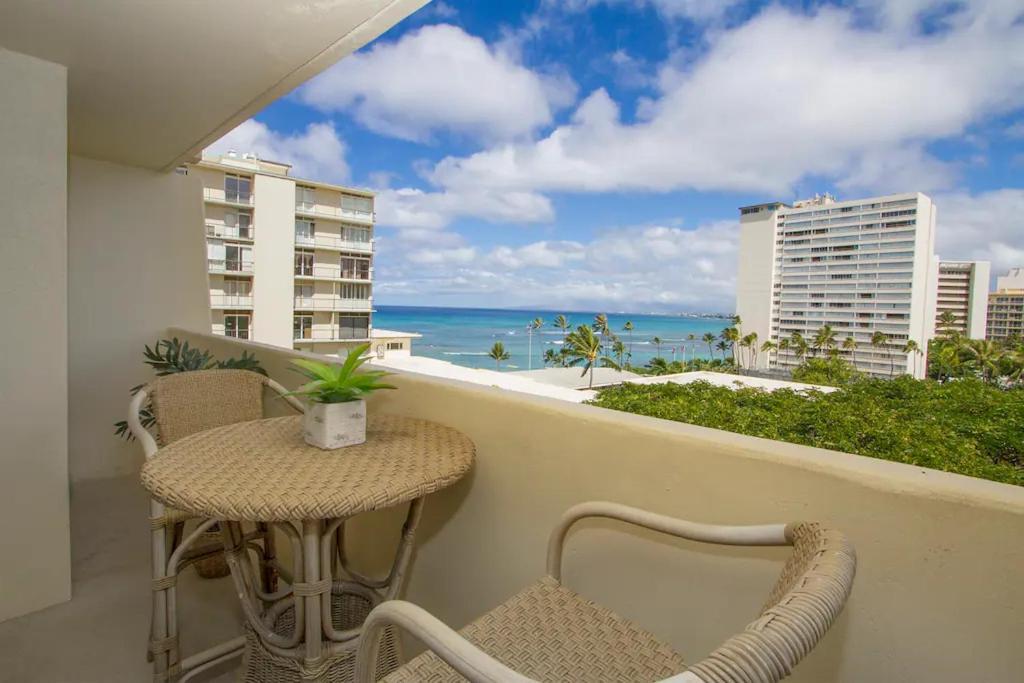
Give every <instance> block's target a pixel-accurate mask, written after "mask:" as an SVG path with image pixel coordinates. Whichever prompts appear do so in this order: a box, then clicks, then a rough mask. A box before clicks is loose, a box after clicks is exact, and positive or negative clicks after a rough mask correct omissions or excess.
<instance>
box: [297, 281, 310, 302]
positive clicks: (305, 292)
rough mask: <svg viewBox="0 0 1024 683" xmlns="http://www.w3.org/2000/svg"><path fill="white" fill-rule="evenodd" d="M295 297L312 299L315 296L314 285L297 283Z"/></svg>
mask: <svg viewBox="0 0 1024 683" xmlns="http://www.w3.org/2000/svg"><path fill="white" fill-rule="evenodd" d="M295 298H296V299H312V298H313V285H300V284H297V283H296V285H295Z"/></svg>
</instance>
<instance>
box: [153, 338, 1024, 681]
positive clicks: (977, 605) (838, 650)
mask: <svg viewBox="0 0 1024 683" xmlns="http://www.w3.org/2000/svg"><path fill="white" fill-rule="evenodd" d="M171 333H173V334H176V335H177V336H179V337H185V338H188V339H189V340H190V341H192V342H193V343H196V344H197V345H199V346H202V347H209V348H210V349H211V350H212V352H213V353H214V354H215V355H216V356H217V357H225V358H226V357H229V356H232V355H238V354H239V353H240V351H241V350H242V349H249V350H252V351H253V352H254V353H255V354H256V357H257V358H259V359H260V361H261V362H262V364H263V366H264V367H265V368H266V369H267V371H268V372H269V373H270V375H271V376H272V377H274V378H275V379H278V380H280V381H282V382H285V383H286V384H287V385H289V386H294V385H295V384H296V383H297V382H298V381H300V380H301V378H297V377H295V373H293V372H290V371H289V370H288V366H289V360H290V359H291V358H295V357H309V358H315V357H317V356H316V355H314V354H302V353H300V352H289V351H285V350H280V351H278V350H272V349H269V348H267V347H265V346H261V345H249V344H245V343H243V342H235V341H232V340H227V339H224V338H216V337H212V336H210V335H198V334H189V333H187V332H185V331H183V330H180V329H175V330H171ZM388 379H389V381H391V382H392V383H393V384H395V385H396V386H398V390H397V391H387V392H379V393H378V394H375V395H374V397H373V398H372V399H371V401H370V406H369V414H370V418H371V419H372V418H373V415H375V414H380V413H397V414H402V415H408V416H413V417H420V418H424V419H430V420H435V421H438V422H442V423H445V424H448V425H451V426H452V427H455V428H457V429H460V430H462V431H463V432H465V433H466V434H467V435H469V436H470V438H472V439H473V441H474V443H475V444H476V447H477V461H476V465H475V467H474V469H473V471H472V472H471V473H470V475H469V476H468V477H466V478H465V479H464V480H462V481H461V482H459V483H458V484H456V485H455V486H454V487H452V488H451V489H447V490H445V491H444V492H441V493H438V494H435V495H433V496H431V497H430V499H429V501H428V504H427V506H426V508H425V516H424V519H423V524H422V526H421V527H420V534H419V535H418V538H417V552H416V559H415V561H414V563H413V566H412V570H411V573H410V579H411V580H410V584H409V587H408V591H407V592H406V595H405V596H404V597H405V598H406V599H408V600H411V601H413V602H415V603H418V604H420V605H422V606H423V607H425V608H426V609H428V610H430V611H431V612H433V613H434V614H435V615H437V616H438V617H439V618H441V619H442V620H444V621H445V622H447V623H449V624H451V625H453V626H456V627H458V626H462V625H463V624H466V623H468V622H469V621H471V620H472V619H473V618H474V617H476V616H478V615H480V614H483V613H484V612H486V611H487V610H489V609H491V608H492V607H494V606H495V605H497V604H499V603H501V602H502V601H504V600H505V599H506V598H507V597H508V596H510V595H512V594H513V593H514V592H515V591H517V590H519V589H520V588H521V587H523V586H524V585H526V584H527V583H529V582H531V581H533V580H535V579H536V578H537V577H539V576H541V575H542V574H543V572H544V560H545V549H546V541H547V536H548V533H549V532H550V531H551V529H552V528H553V527H554V525H555V523H556V521H557V520H558V518H559V515H560V514H561V513H562V512H563V511H564V510H565V509H566V508H568V507H569V506H570V505H572V504H574V503H577V502H580V501H583V500H589V499H605V500H613V501H618V502H622V503H628V504H632V505H638V506H642V507H645V508H649V509H652V510H655V511H657V512H660V513H665V514H669V515H674V516H679V517H684V518H688V519H692V520H696V521H706V522H717V523H724V524H750V523H770V522H788V521H792V520H819V521H821V522H823V523H826V524H830V525H834V526H836V527H837V528H839V529H842V530H843V531H844V532H846V533H847V534H848V535H849V536H850V538H851V539H852V541H853V543H854V545H855V546H856V548H857V554H858V572H857V580H856V582H855V584H854V589H853V595H852V597H851V598H850V601H849V603H848V605H847V607H846V610H845V612H844V613H843V615H842V616H841V617H840V619H839V621H838V622H837V624H836V625H835V626H834V627H833V628H832V630H831V631H830V632H829V633H828V635H827V636H826V637H825V639H824V640H823V641H822V642H821V643H820V644H819V646H818V647H817V648H816V649H815V650H814V652H812V653H811V655H810V656H809V657H808V658H807V659H806V660H805V661H804V662H803V664H802V665H801V666H799V667H798V668H797V669H796V671H795V672H794V675H793V676H792V678H791V679H788V680H792V681H794V682H796V683H800V682H804V683H810V682H819V681H840V682H845V683H854V682H858V683H859V682H861V681H919V680H931V681H955V680H965V681H967V680H969V681H1010V680H1019V678H1020V673H1021V670H1022V666H1024V655H1022V654H1021V648H1020V643H1019V635H1020V606H1021V605H1024V582H1022V581H1021V580H1020V569H1019V568H1020V566H1021V561H1022V555H1021V546H1020V542H1019V539H1020V538H1022V537H1024V491H1022V490H1021V489H1020V488H1017V487H1011V486H1007V485H1003V484H996V483H992V482H987V481H981V480H976V479H970V478H967V477H962V476H958V475H952V474H947V473H943V472H937V471H934V470H927V469H922V468H919V467H910V466H907V465H902V464H898V463H891V462H885V461H881V460H873V459H870V458H862V457H859V456H853V455H848V454H844V453H838V452H835V451H828V450H823V449H815V448H808V447H804V446H797V445H792V444H785V443H780V442H775V441H769V440H766V439H758V438H753V437H748V436H742V435H737V434H730V433H727V432H721V431H717V430H712V429H705V428H701V427H695V426H691V425H685V424H679V423H674V422H667V421H662V420H656V419H653V418H648V417H642V416H637V415H630V414H625V413H618V412H613V411H608V410H604V409H600V408H595V407H592V406H585V405H575V404H569V403H565V402H559V401H554V400H550V399H543V398H538V397H532V396H526V395H522V394H516V393H512V392H508V391H503V390H499V389H494V388H489V387H482V386H478V385H467V384H462V383H459V382H456V381H451V380H443V379H437V378H430V377H425V376H422V375H411V374H398V375H395V376H393V377H389V378H388ZM404 512H405V511H404V510H391V511H387V512H384V513H380V514H375V515H371V516H360V517H357V518H356V519H355V520H353V522H352V525H351V532H350V533H349V534H348V536H347V541H348V542H349V544H350V545H349V552H350V555H351V556H352V557H353V561H354V562H355V564H356V566H359V567H360V568H362V569H364V570H365V571H373V570H374V569H378V568H381V567H385V566H387V561H388V558H387V557H386V556H387V554H388V552H389V551H390V549H391V548H392V545H391V544H390V543H381V538H389V539H393V538H394V533H395V529H397V528H398V527H399V526H400V523H401V518H402V516H403V515H404ZM652 541H654V542H652ZM281 545H282V546H284V545H286V544H284V543H282V544H281ZM786 556H787V553H786V551H785V549H779V548H764V549H753V550H752V549H742V550H741V549H736V548H724V547H718V548H709V547H707V546H704V545H703V544H692V543H686V542H675V541H670V540H667V539H666V538H664V537H660V536H657V535H650V534H646V533H640V532H637V531H635V530H633V529H630V528H629V527H627V526H625V525H622V524H616V523H612V522H602V521H595V522H592V523H585V524H580V525H579V526H578V527H577V528H574V530H573V531H572V532H571V533H570V535H569V539H568V546H567V555H566V558H567V561H566V566H565V573H564V579H565V581H566V584H567V585H568V586H570V587H571V588H573V589H574V590H577V591H578V592H580V593H582V594H583V595H584V596H586V597H592V598H594V599H598V600H600V601H601V602H602V603H603V604H606V605H608V606H609V607H611V608H613V609H615V610H617V611H619V612H620V613H621V614H623V615H625V616H627V617H629V618H632V619H635V620H636V621H638V622H639V623H641V624H643V625H644V626H645V627H647V628H648V629H650V630H652V631H653V632H654V633H656V634H658V635H659V636H660V637H662V638H663V639H667V640H668V641H669V642H671V643H672V644H673V645H674V646H675V647H676V648H678V650H679V651H680V652H681V653H683V654H684V656H686V657H687V658H688V659H689V660H691V661H692V660H694V659H697V658H699V657H701V656H703V655H705V654H706V653H708V652H710V651H711V650H712V649H713V648H714V647H716V646H717V645H719V644H720V643H721V641H722V639H723V638H725V637H726V636H727V635H729V634H733V633H735V632H737V631H738V630H741V629H742V628H743V626H744V625H745V624H747V623H749V622H750V621H751V620H752V619H753V618H754V617H755V616H756V615H757V614H758V612H759V611H760V609H761V606H762V604H763V601H764V597H765V595H766V594H767V592H768V591H769V590H770V588H771V586H772V585H773V583H774V581H775V579H776V578H777V576H778V573H779V571H780V569H781V567H782V563H783V562H784V560H785V558H786ZM894 634H898V637H896V636H894Z"/></svg>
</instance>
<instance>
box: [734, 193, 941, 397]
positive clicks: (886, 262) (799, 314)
mask: <svg viewBox="0 0 1024 683" xmlns="http://www.w3.org/2000/svg"><path fill="white" fill-rule="evenodd" d="M935 215H936V211H935V206H934V205H933V203H932V201H931V199H930V198H928V197H927V196H925V195H923V194H921V193H908V194H898V195H889V196H885V197H870V198H866V199H854V200H848V201H841V202H840V201H836V200H835V199H834V198H833V197H831V196H829V195H824V196H816V197H815V198H813V199H809V200H805V201H799V202H795V203H794V204H792V205H789V204H784V203H782V202H773V203H768V204H758V205H754V206H746V207H742V208H741V209H740V253H739V272H738V277H737V288H736V312H737V314H738V315H740V316H741V318H742V319H743V326H742V332H743V333H744V334H748V333H750V332H756V333H757V335H758V340H759V341H758V343H759V344H760V343H763V342H764V341H765V340H769V339H770V340H772V341H774V342H776V343H778V342H779V341H781V340H783V339H788V338H790V337H791V335H792V334H793V333H794V332H798V333H800V334H801V335H803V336H804V337H805V338H806V339H807V340H808V341H810V340H811V338H813V336H814V334H815V333H816V332H817V331H818V330H819V329H821V328H822V326H824V325H826V324H827V325H830V326H831V327H832V328H833V330H835V333H836V337H837V339H838V340H839V341H840V342H842V341H843V340H844V339H845V338H847V337H853V338H854V340H855V341H856V342H857V348H856V350H854V351H852V352H849V351H844V352H843V353H844V354H845V355H846V357H847V358H848V360H850V361H851V362H852V363H853V364H854V366H855V367H856V368H857V369H858V370H860V371H862V372H865V373H867V374H870V375H876V376H889V375H890V374H891V373H893V372H895V373H897V374H899V373H904V372H906V373H909V374H913V375H914V376H916V377H919V378H920V377H923V376H924V373H925V364H924V363H923V362H915V358H914V354H913V353H907V352H905V351H904V350H903V349H904V347H905V346H906V344H907V342H908V341H909V340H913V341H915V342H916V343H917V344H918V346H919V347H920V348H921V349H922V350H924V349H926V348H927V345H928V340H929V339H931V338H932V336H933V335H934V329H935V301H936V289H937V279H938V268H937V261H938V259H937V258H936V256H935V255H934V252H935ZM876 332H883V333H884V334H885V335H886V338H887V340H888V341H887V343H886V344H885V345H877V344H876V345H872V343H871V339H872V337H873V335H875V333H876ZM800 362H801V359H800V358H799V357H798V356H797V354H796V352H795V350H794V349H788V350H782V351H779V352H776V353H771V354H761V355H760V357H759V359H758V365H759V366H760V367H762V368H766V367H773V368H783V369H791V368H794V367H796V366H797V365H799V364H800Z"/></svg>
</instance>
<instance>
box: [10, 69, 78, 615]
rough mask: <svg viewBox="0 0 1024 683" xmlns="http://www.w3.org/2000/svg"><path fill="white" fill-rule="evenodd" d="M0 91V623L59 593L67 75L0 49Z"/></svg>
mask: <svg viewBox="0 0 1024 683" xmlns="http://www.w3.org/2000/svg"><path fill="white" fill-rule="evenodd" d="M0 93H3V95H0V149H3V154H4V163H3V164H2V165H0V320H2V321H3V330H4V333H3V354H0V387H3V391H0V434H3V437H2V438H0V538H2V539H3V543H2V547H3V548H4V552H3V560H2V561H0V621H3V620H5V619H8V618H11V617H14V616H18V615H20V614H25V613H27V612H31V611H34V610H37V609H41V608H43V607H47V606H49V605H52V604H54V603H57V602H62V601H64V600H67V599H69V598H70V597H71V559H70V548H69V526H68V451H67V447H68V433H67V399H68V395H67V373H68V366H67V343H68V328H67V311H68V302H67V278H66V266H65V263H66V257H67V225H66V210H67V70H66V69H65V68H64V67H63V66H61V65H59V64H53V63H50V62H45V61H42V60H39V59H35V58H32V57H27V56H25V55H22V54H19V53H16V52H11V51H8V50H3V49H0ZM14 93H17V95H16V96H15V95H14Z"/></svg>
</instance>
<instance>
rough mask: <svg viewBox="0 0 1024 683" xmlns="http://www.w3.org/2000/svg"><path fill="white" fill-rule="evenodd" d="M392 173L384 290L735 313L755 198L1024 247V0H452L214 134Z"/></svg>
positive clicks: (330, 170)
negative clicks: (909, 217)
mask: <svg viewBox="0 0 1024 683" xmlns="http://www.w3.org/2000/svg"><path fill="white" fill-rule="evenodd" d="M211 149H212V150H213V151H226V150H227V149H234V150H237V151H239V152H246V151H252V152H256V153H258V154H260V155H261V156H263V157H265V158H268V159H274V160H278V161H287V162H290V163H292V164H293V165H294V168H293V175H296V176H298V177H306V178H312V179H316V180H321V181H325V182H335V183H341V184H349V185H354V186H358V187H368V188H370V189H373V190H375V191H376V192H377V193H378V194H377V200H376V211H377V221H378V223H377V235H376V236H377V248H378V251H377V257H376V258H377V261H376V264H375V272H374V279H375V282H374V301H375V303H377V304H405V305H429V306H479V307H523V308H534V307H542V308H545V309H562V310H609V311H627V312H634V313H644V312H664V313H677V312H687V311H692V312H731V311H732V310H733V306H734V299H735V291H734V283H735V278H736V267H737V247H738V224H737V217H738V213H739V212H738V210H737V209H738V207H740V206H744V205H748V204H755V203H761V202H766V201H786V202H789V201H793V200H796V199H799V198H803V197H807V196H812V195H814V194H815V193H819V192H831V193H833V194H835V195H837V196H838V197H839V198H840V199H843V198H849V199H852V198H857V197H866V196H874V195H880V194H894V193H900V192H913V191H920V192H924V193H926V194H928V195H930V196H931V197H932V198H933V199H934V201H935V202H936V205H937V207H938V233H937V251H938V253H939V255H940V256H941V257H942V258H946V259H984V260H990V261H991V262H992V268H993V275H995V274H998V273H1001V272H1002V271H1005V270H1006V269H1007V268H1010V267H1014V266H1024V0H964V1H962V2H950V1H948V0H849V1H845V2H840V1H832V2H816V1H814V0H792V1H781V2H768V3H765V2H754V1H746V0H523V1H519V0H494V1H492V2H479V1H472V0H434V1H433V2H431V3H430V4H428V5H427V6H425V7H424V8H423V9H421V10H420V11H418V12H416V13H415V14H413V15H411V16H410V17H408V18H407V19H406V20H405V21H403V22H402V23H400V24H398V25H396V26H395V27H394V28H392V29H391V30H390V31H388V32H387V33H385V34H384V35H382V36H381V37H380V38H378V39H377V40H376V41H374V42H372V43H370V44H369V45H367V46H366V47H364V48H363V49H362V50H360V51H358V52H356V53H354V54H352V55H350V56H349V57H347V58H345V59H343V60H342V61H341V62H339V63H338V64H336V65H334V66H333V67H331V68H329V69H327V70H326V71H324V72H323V73H321V74H320V75H319V76H317V77H316V78H314V79H313V80H311V81H309V82H308V83H306V84H304V85H303V86H301V87H300V88H298V89H297V90H296V91H294V92H292V93H290V94H289V95H287V96H285V97H283V98H281V99H280V100H278V101H277V102H275V103H273V104H272V105H270V106H269V107H267V108H266V109H265V110H264V111H262V112H261V113H259V114H258V115H256V116H255V117H254V118H252V119H250V120H248V121H246V122H244V123H243V124H242V125H240V126H239V127H238V128H236V129H235V130H234V131H232V132H231V133H229V134H228V135H227V136H226V137H225V138H223V139H222V140H220V141H219V142H217V143H216V144H214V145H213V146H212V148H211Z"/></svg>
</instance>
